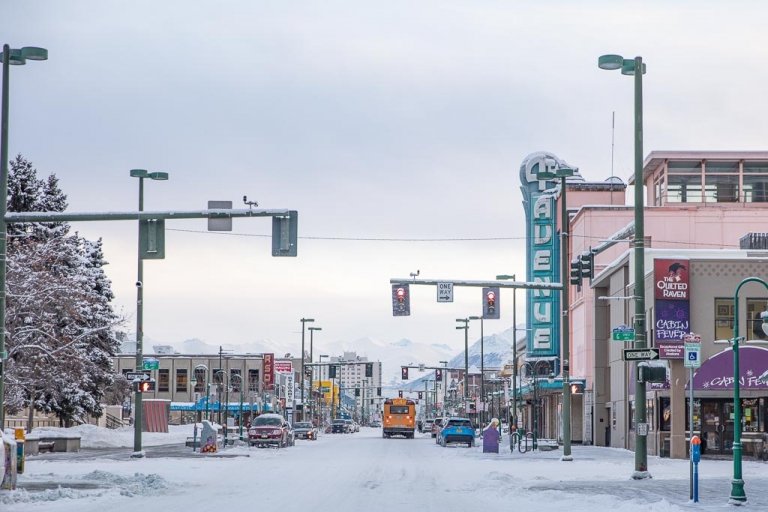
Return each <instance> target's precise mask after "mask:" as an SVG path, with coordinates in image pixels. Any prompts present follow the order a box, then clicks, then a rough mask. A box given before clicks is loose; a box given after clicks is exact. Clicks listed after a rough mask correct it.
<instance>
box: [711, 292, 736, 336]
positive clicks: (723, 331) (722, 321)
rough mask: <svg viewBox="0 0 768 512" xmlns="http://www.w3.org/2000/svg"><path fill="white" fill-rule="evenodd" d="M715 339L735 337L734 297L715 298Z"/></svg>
mask: <svg viewBox="0 0 768 512" xmlns="http://www.w3.org/2000/svg"><path fill="white" fill-rule="evenodd" d="M714 318H715V339H716V340H729V339H731V338H733V299H725V298H716V299H715V315H714Z"/></svg>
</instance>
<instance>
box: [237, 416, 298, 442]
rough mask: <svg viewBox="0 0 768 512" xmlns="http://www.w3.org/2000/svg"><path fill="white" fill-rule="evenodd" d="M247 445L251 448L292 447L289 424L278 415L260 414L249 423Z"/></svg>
mask: <svg viewBox="0 0 768 512" xmlns="http://www.w3.org/2000/svg"><path fill="white" fill-rule="evenodd" d="M248 443H250V445H251V446H276V447H278V448H285V447H286V446H293V445H294V437H293V429H292V428H291V424H290V423H288V422H287V421H286V420H285V418H283V417H282V416H280V415H279V414H262V415H261V416H257V417H256V419H254V420H253V421H252V422H251V427H250V428H249V429H248Z"/></svg>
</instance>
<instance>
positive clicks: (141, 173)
mask: <svg viewBox="0 0 768 512" xmlns="http://www.w3.org/2000/svg"><path fill="white" fill-rule="evenodd" d="M130 176H131V177H132V178H139V212H142V211H144V178H149V179H151V180H159V181H165V180H167V179H168V173H167V172H148V171H145V170H144V169H131V171H130ZM137 238H138V243H137V253H138V254H137V260H138V265H137V266H138V271H137V274H138V275H137V277H136V371H137V372H140V371H143V370H144V258H143V257H142V252H141V221H139V229H138V234H137ZM141 395H142V394H141V392H140V391H139V390H138V389H137V390H136V398H135V400H134V402H135V403H136V409H135V413H134V424H133V455H132V457H143V454H142V452H141V431H142V423H143V418H142V416H143V413H144V411H143V410H142V407H143V406H142V396H141Z"/></svg>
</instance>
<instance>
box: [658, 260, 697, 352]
mask: <svg viewBox="0 0 768 512" xmlns="http://www.w3.org/2000/svg"><path fill="white" fill-rule="evenodd" d="M688 269H689V261H688V260H687V259H655V260H653V282H654V299H655V301H654V329H653V332H654V342H655V346H656V347H658V348H659V349H660V356H661V357H662V358H663V359H682V358H683V357H684V350H683V339H684V338H685V336H687V335H688V334H690V332H691V309H690V292H691V287H690V280H689V278H688V276H689V274H688Z"/></svg>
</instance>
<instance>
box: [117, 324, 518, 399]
mask: <svg viewBox="0 0 768 512" xmlns="http://www.w3.org/2000/svg"><path fill="white" fill-rule="evenodd" d="M513 332H514V330H513V329H512V328H511V327H510V328H509V329H507V330H505V331H502V332H500V333H495V334H489V335H486V336H485V341H484V343H483V355H484V360H485V366H486V368H501V367H502V366H504V364H506V363H507V362H509V361H510V360H511V359H512V340H513ZM521 332H523V333H524V331H522V330H518V333H521ZM518 338H519V340H522V339H523V338H522V337H521V336H518ZM128 339H132V337H130V335H129V337H128ZM144 345H145V351H146V352H147V353H150V352H151V350H148V349H149V348H150V347H153V348H154V352H155V353H161V352H165V353H168V351H169V350H170V351H176V352H177V353H180V354H217V353H218V352H219V345H218V344H216V345H212V344H209V343H206V342H204V341H202V340H199V339H196V338H193V339H189V340H185V341H184V342H182V343H181V345H179V346H176V345H174V346H168V345H159V344H158V343H157V342H154V341H152V340H149V339H146V338H145V340H144ZM221 347H222V348H223V349H224V350H225V351H226V352H227V353H235V354H248V353H252V354H261V353H264V352H266V353H274V354H275V355H276V356H277V357H284V356H285V355H286V354H292V355H294V356H296V355H298V354H299V352H300V351H301V347H300V345H299V344H297V346H295V347H294V346H291V347H290V349H288V348H287V347H286V345H285V344H284V343H278V342H275V341H274V340H269V339H264V340H259V341H255V342H252V343H245V344H239V345H234V344H222V345H221ZM304 348H305V350H306V351H307V353H309V339H308V337H307V338H305V347H304ZM344 352H356V353H357V355H358V356H361V357H367V358H368V360H369V361H381V364H382V385H383V386H384V387H399V388H402V387H403V384H404V382H403V381H402V380H401V379H400V377H401V375H400V367H401V366H402V365H409V366H417V365H419V364H424V365H426V366H438V364H439V363H438V362H439V361H448V366H449V367H452V368H463V367H464V351H463V350H462V351H460V352H459V353H458V354H457V353H456V351H455V349H451V347H449V346H448V345H446V344H424V343H417V342H414V341H412V340H409V339H406V338H403V339H400V340H397V341H394V342H386V341H382V340H376V339H373V338H369V337H366V338H359V339H356V340H354V341H348V342H347V341H332V342H329V341H327V340H323V341H322V343H318V344H317V346H315V347H314V358H315V360H317V359H318V356H319V354H329V355H331V356H339V355H342V354H343V353H344ZM469 366H470V368H471V367H472V366H475V367H477V368H479V367H480V338H477V339H476V340H475V341H473V342H471V345H470V347H469ZM431 374H432V372H431V371H430V372H429V374H427V373H426V372H425V373H420V372H419V371H418V370H417V369H412V370H411V374H410V376H411V377H413V378H412V379H410V380H409V381H408V382H407V383H406V387H408V388H410V387H411V385H413V387H414V389H419V387H418V385H419V384H420V385H421V386H422V387H423V378H425V377H426V376H427V375H431ZM417 383H418V384H417Z"/></svg>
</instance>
